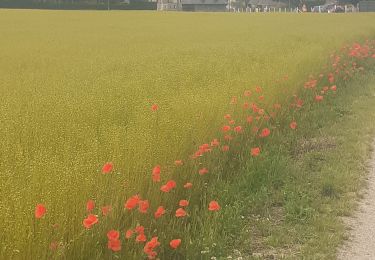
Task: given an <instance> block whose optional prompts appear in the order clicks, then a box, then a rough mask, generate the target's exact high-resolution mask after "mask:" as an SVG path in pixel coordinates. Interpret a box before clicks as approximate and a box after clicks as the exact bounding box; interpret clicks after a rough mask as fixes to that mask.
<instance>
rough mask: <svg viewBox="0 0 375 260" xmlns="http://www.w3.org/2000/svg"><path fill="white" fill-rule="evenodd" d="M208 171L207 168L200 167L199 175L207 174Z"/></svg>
mask: <svg viewBox="0 0 375 260" xmlns="http://www.w3.org/2000/svg"><path fill="white" fill-rule="evenodd" d="M207 173H208V169H207V168H202V169H200V170H199V175H204V174H207Z"/></svg>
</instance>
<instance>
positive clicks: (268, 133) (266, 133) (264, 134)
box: [259, 128, 271, 137]
mask: <svg viewBox="0 0 375 260" xmlns="http://www.w3.org/2000/svg"><path fill="white" fill-rule="evenodd" d="M270 133H271V131H270V130H269V129H268V128H264V129H263V130H262V132H261V133H260V135H259V136H260V137H267V136H269V135H270Z"/></svg>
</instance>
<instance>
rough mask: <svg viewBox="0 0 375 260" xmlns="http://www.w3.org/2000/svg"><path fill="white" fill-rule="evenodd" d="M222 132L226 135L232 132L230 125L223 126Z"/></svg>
mask: <svg viewBox="0 0 375 260" xmlns="http://www.w3.org/2000/svg"><path fill="white" fill-rule="evenodd" d="M222 130H223V132H224V133H225V132H228V131H229V130H230V126H229V125H225V126H223V128H222Z"/></svg>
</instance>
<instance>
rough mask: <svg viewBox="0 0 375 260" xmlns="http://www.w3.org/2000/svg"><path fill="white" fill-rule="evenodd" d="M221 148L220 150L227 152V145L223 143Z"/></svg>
mask: <svg viewBox="0 0 375 260" xmlns="http://www.w3.org/2000/svg"><path fill="white" fill-rule="evenodd" d="M221 150H222V151H223V152H227V151H229V145H223V146H222V147H221Z"/></svg>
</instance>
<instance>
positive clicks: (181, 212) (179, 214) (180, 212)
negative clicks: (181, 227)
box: [176, 208, 186, 218]
mask: <svg viewBox="0 0 375 260" xmlns="http://www.w3.org/2000/svg"><path fill="white" fill-rule="evenodd" d="M185 216H186V211H185V210H184V209H183V208H178V209H177V210H176V217H178V218H181V217H185Z"/></svg>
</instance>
